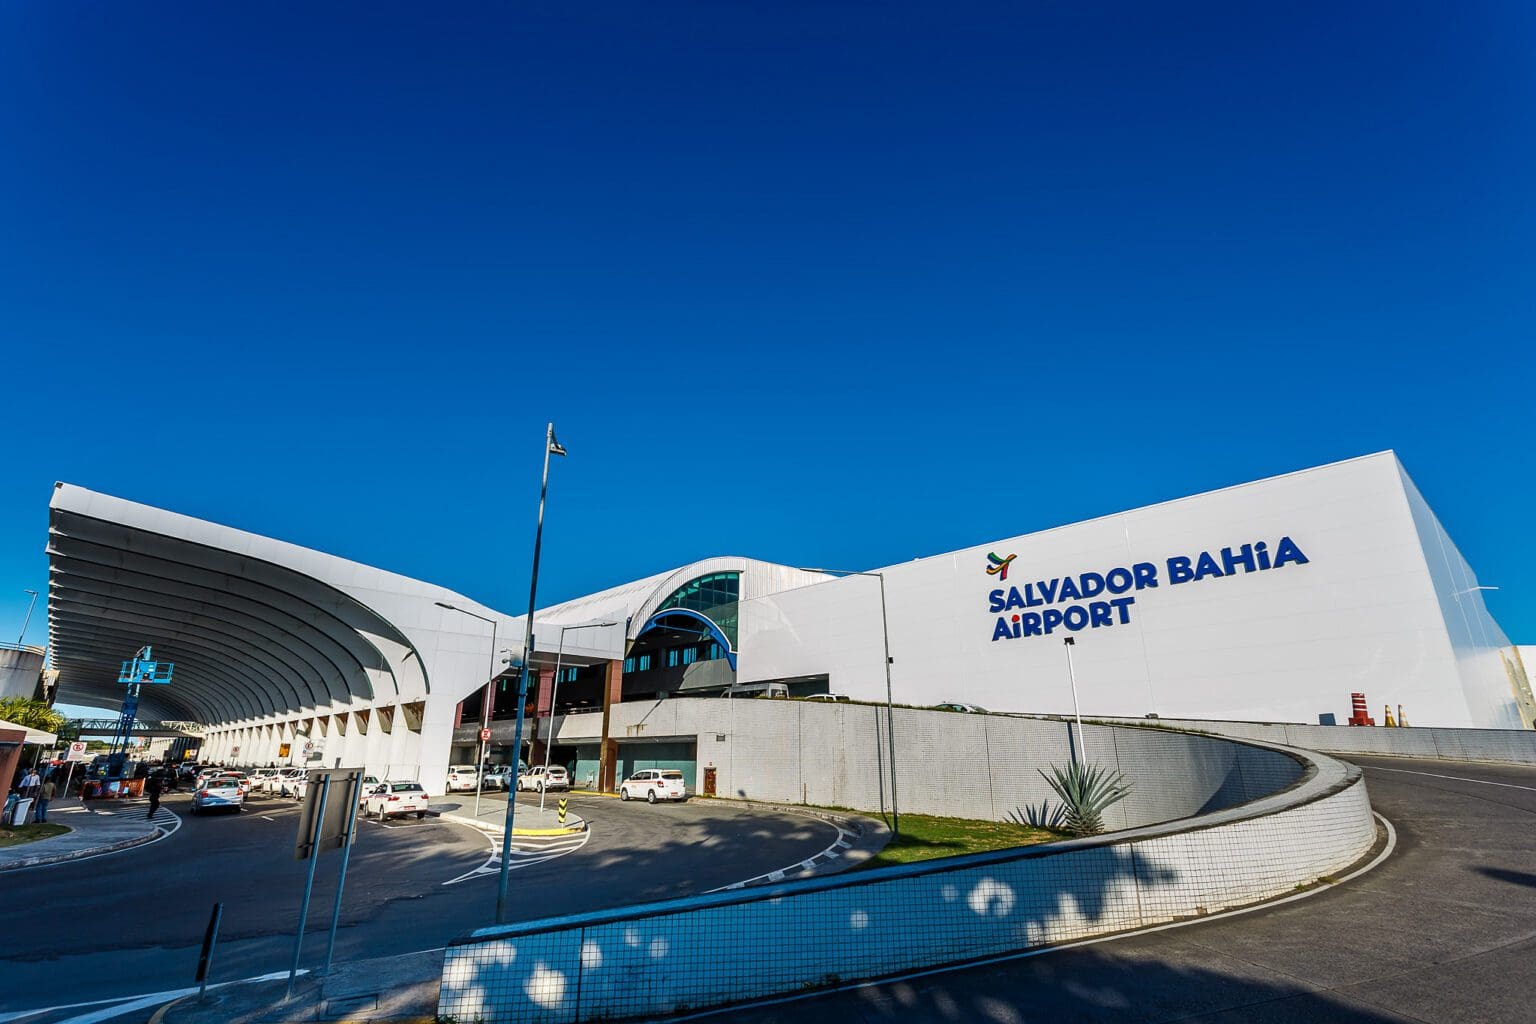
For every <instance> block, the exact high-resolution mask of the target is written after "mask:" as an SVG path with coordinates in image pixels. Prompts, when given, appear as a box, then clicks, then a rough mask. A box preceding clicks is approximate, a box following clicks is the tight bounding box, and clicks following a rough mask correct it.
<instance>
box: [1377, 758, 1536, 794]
mask: <svg viewBox="0 0 1536 1024" xmlns="http://www.w3.org/2000/svg"><path fill="white" fill-rule="evenodd" d="M1362 767H1363V768H1365V770H1366V771H1369V772H1397V773H1398V774H1399V775H1422V776H1424V777H1425V778H1426V779H1450V780H1451V781H1452V782H1472V783H1476V784H1477V785H1479V786H1501V787H1503V788H1504V789H1523V790H1525V791H1526V792H1527V793H1536V786H1517V785H1515V784H1514V783H1513V782H1490V781H1488V780H1487V779H1468V778H1463V777H1462V776H1460V775H1436V774H1435V773H1434V772H1411V771H1409V770H1408V769H1407V768H1378V767H1377V766H1376V765H1374V764H1368V765H1362Z"/></svg>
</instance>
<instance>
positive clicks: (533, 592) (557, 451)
mask: <svg viewBox="0 0 1536 1024" xmlns="http://www.w3.org/2000/svg"><path fill="white" fill-rule="evenodd" d="M551 455H560V456H564V455H565V449H564V448H563V447H562V446H561V444H560V442H559V441H556V440H555V425H554V424H553V423H551V424H550V425H549V426H548V428H546V430H545V431H544V475H543V478H542V479H541V480H540V481H539V525H538V528H537V529H536V530H535V531H534V534H533V572H532V573H531V579H530V580H529V581H528V622H527V625H526V626H525V628H524V629H523V670H522V672H521V673H520V674H519V676H518V683H517V725H516V727H515V728H514V729H513V730H512V756H513V757H516V758H521V757H522V755H523V717H524V705H526V704H527V703H528V669H529V667H530V666H531V665H532V664H533V613H534V606H535V602H537V601H538V596H539V549H540V548H541V547H542V546H543V543H544V499H545V497H546V496H547V495H548V494H549V457H550V456H551ZM513 774H514V776H515V775H516V769H515V768H514V769H513ZM516 814H517V793H516V791H515V790H514V791H513V792H510V793H508V794H507V822H506V825H505V826H504V827H503V829H502V833H501V877H500V878H499V879H498V880H497V882H496V923H497V924H506V923H507V882H508V881H509V880H510V878H511V874H512V821H513V818H514V816H515V815H516Z"/></svg>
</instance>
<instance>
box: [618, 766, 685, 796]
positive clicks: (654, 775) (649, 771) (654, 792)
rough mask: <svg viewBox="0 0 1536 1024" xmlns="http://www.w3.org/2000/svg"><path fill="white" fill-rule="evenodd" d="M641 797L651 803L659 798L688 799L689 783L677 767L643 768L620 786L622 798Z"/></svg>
mask: <svg viewBox="0 0 1536 1024" xmlns="http://www.w3.org/2000/svg"><path fill="white" fill-rule="evenodd" d="M641 797H645V799H646V800H648V801H650V802H651V803H655V802H656V801H658V800H687V799H688V785H687V783H685V782H684V781H683V773H682V772H680V771H677V770H676V769H673V768H646V769H642V770H641V771H638V772H635V774H633V775H631V776H630V777H629V778H627V779H625V780H624V781H623V783H621V784H620V786H619V799H620V800H638V799H640V798H641Z"/></svg>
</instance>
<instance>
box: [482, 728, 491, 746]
mask: <svg viewBox="0 0 1536 1024" xmlns="http://www.w3.org/2000/svg"><path fill="white" fill-rule="evenodd" d="M480 742H481V743H489V742H491V730H489V729H481V730H480Z"/></svg>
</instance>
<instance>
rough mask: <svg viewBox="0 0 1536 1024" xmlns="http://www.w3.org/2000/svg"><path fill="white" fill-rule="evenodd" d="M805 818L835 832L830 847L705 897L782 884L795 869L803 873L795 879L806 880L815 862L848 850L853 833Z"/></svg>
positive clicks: (814, 816)
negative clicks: (774, 883) (733, 890)
mask: <svg viewBox="0 0 1536 1024" xmlns="http://www.w3.org/2000/svg"><path fill="white" fill-rule="evenodd" d="M789 813H791V814H796V813H799V812H797V811H790V812H789ZM806 817H808V818H810V819H811V821H813V822H820V823H821V824H823V825H826V826H827V827H829V828H832V829H836V830H837V839H835V840H834V841H833V842H832V845H830V846H828V847H827V848H826V849H824V850H822V851H821V852H820V853H816V854H812V855H811V856H809V857H807V858H805V860H802V861H800V862H799V863H796V864H791V865H789V866H788V867H783V868H779V869H778V870H776V871H770V872H768V873H767V874H765V875H755V876H753V877H752V878H746V879H743V880H742V881H740V882H732V883H731V884H730V885H722V886H720V888H718V889H710V890H709V892H706V893H705V895H706V896H707V895H709V893H714V892H726V891H727V890H731V889H745V888H746V887H747V886H749V885H756V884H757V883H759V882H782V881H783V880H784V876H785V875H786V874H787V873H788V872H790V871H794V870H796V869H799V870H801V871H803V872H805V874H803V875H797V876H796V877H798V878H808V877H810V876H811V875H814V874H815V873H816V861H818V860H821V861H828V862H830V861H833V860H836V859H837V858H838V856H839V854H838V852H837V849H838V847H843V848H844V849H847V848H848V843H847V841H846V837H848V836H851V835H853V833H852V832H849V831H848V830H847V829H845V828H843V827H842V826H841V825H838V824H836V823H834V822H830V821H828V820H827V819H825V818H820V817H817V816H816V815H814V814H807V815H806Z"/></svg>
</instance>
